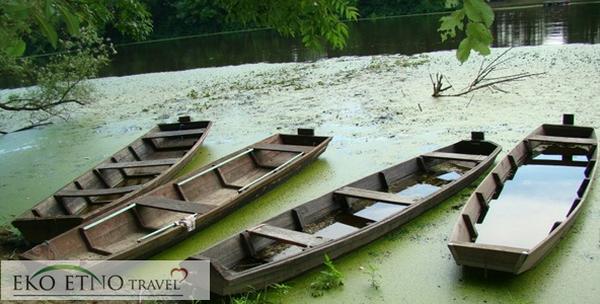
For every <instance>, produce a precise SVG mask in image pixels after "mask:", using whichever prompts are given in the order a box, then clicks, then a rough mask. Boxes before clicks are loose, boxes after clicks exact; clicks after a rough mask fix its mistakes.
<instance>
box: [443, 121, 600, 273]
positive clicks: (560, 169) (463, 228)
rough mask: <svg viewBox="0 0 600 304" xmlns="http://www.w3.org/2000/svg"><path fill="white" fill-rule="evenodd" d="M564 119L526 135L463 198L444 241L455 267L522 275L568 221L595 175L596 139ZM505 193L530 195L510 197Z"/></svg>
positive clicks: (554, 241)
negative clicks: (465, 199) (467, 197)
mask: <svg viewBox="0 0 600 304" xmlns="http://www.w3.org/2000/svg"><path fill="white" fill-rule="evenodd" d="M564 121H565V122H564V123H563V125H549V124H545V125H542V126H540V127H539V128H537V129H535V130H534V131H533V132H532V133H531V134H530V135H528V136H527V137H525V139H523V141H521V142H520V143H519V144H518V145H517V146H516V147H515V148H514V149H513V150H512V151H510V153H509V154H508V155H507V156H506V157H505V158H504V159H502V161H500V163H499V164H498V165H497V166H496V167H495V168H494V170H492V172H491V173H490V174H489V175H488V176H487V177H486V178H485V179H484V180H483V182H482V183H481V184H480V185H479V187H478V188H477V189H476V190H475V192H474V194H473V195H472V196H471V197H470V198H469V200H468V201H467V203H466V204H465V207H464V209H463V210H462V212H461V218H460V219H459V221H458V222H457V223H456V225H455V226H454V230H453V232H452V235H451V237H450V241H449V243H448V247H449V249H450V251H451V252H452V255H453V257H454V259H455V261H456V263H457V264H458V265H464V266H470V267H479V268H484V269H491V270H497V271H503V272H510V273H514V274H520V273H522V272H524V271H527V270H529V269H531V268H532V267H534V266H535V265H537V264H538V263H540V262H541V261H542V259H543V257H544V256H546V255H547V254H548V253H549V252H550V250H551V249H552V247H554V246H555V245H556V244H557V243H558V241H559V240H560V239H561V238H562V237H563V236H564V235H565V234H566V232H567V231H568V230H569V228H570V227H571V226H572V225H573V223H574V221H575V219H576V217H577V215H578V214H579V212H580V210H581V206H582V205H583V204H582V203H583V202H584V201H585V197H586V196H587V193H588V189H589V184H590V181H591V179H592V178H593V175H594V172H595V167H596V161H597V155H598V152H597V149H596V145H597V138H596V136H595V131H594V129H593V128H589V127H581V126H574V125H572V124H573V117H572V116H566V117H565V119H564ZM573 145H575V146H573ZM557 158H559V159H558V160H557ZM521 170H523V171H521ZM552 172H555V173H554V174H553V173H552ZM522 174H524V175H523V176H526V178H523V179H521V176H522ZM532 179H533V180H535V183H533V184H532V183H531V180H532ZM508 183H512V184H511V187H502V186H503V185H504V184H507V185H508ZM537 185H539V186H537ZM505 188H506V190H505ZM511 191H520V192H519V193H523V192H525V191H526V193H528V196H527V197H522V196H519V197H520V199H519V200H518V201H515V200H512V199H511V195H510V193H511ZM550 201H551V202H552V203H551V204H549V202H550ZM528 208H529V209H528ZM557 208H561V209H557ZM496 210H497V212H495V211H496ZM528 210H535V211H530V212H528ZM546 210H551V212H552V213H548V214H546ZM475 219H476V220H477V221H474V220H475ZM509 222H510V224H508V223H509ZM513 229H514V230H513ZM499 230H501V231H502V234H498V233H497V231H499Z"/></svg>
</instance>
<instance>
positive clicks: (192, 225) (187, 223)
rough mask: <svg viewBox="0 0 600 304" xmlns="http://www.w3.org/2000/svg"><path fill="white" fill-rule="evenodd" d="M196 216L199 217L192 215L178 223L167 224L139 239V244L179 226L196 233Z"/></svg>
mask: <svg viewBox="0 0 600 304" xmlns="http://www.w3.org/2000/svg"><path fill="white" fill-rule="evenodd" d="M196 215H198V213H194V214H191V215H189V216H186V217H185V218H182V219H180V220H178V221H176V222H173V223H170V224H167V225H165V226H163V227H161V228H159V229H157V230H154V231H152V232H150V233H148V234H146V235H144V236H142V237H140V238H138V239H137V242H138V243H139V242H141V241H143V240H145V239H148V238H151V237H153V236H155V235H158V234H161V233H163V232H165V231H167V230H169V229H171V228H174V227H177V226H183V227H186V228H187V231H188V232H191V231H194V229H196Z"/></svg>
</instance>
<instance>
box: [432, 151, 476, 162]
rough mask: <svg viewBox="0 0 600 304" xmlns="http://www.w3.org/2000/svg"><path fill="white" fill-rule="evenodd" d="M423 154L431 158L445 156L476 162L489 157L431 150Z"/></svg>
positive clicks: (446, 157) (451, 158) (444, 157)
mask: <svg viewBox="0 0 600 304" xmlns="http://www.w3.org/2000/svg"><path fill="white" fill-rule="evenodd" d="M422 156H423V157H429V158H443V159H450V160H465V161H474V162H482V161H484V160H485V159H486V158H487V156H486V155H478V154H463V153H450V152H429V153H425V154H423V155H422Z"/></svg>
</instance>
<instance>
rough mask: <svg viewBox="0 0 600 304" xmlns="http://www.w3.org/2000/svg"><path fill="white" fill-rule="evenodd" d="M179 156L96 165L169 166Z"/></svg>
mask: <svg viewBox="0 0 600 304" xmlns="http://www.w3.org/2000/svg"><path fill="white" fill-rule="evenodd" d="M178 161H179V158H163V159H153V160H141V161H132V162H118V163H106V164H102V165H100V166H97V167H96V169H98V170H106V169H127V168H142V167H158V166H171V165H174V164H176V163H177V162H178Z"/></svg>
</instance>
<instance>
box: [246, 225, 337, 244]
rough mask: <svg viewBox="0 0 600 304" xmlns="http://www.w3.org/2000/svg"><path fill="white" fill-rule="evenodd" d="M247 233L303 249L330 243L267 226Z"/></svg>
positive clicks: (310, 235) (306, 234)
mask: <svg viewBox="0 0 600 304" xmlns="http://www.w3.org/2000/svg"><path fill="white" fill-rule="evenodd" d="M246 232H248V233H250V234H251V235H260V236H262V237H266V238H270V239H274V240H277V241H280V242H283V243H286V244H290V245H296V246H301V247H314V246H318V245H320V244H322V243H325V242H327V241H330V240H329V239H326V238H324V237H319V236H314V235H312V234H308V233H304V232H300V231H295V230H289V229H284V228H280V227H276V226H271V225H267V224H263V225H259V226H257V227H255V228H252V229H248V230H246Z"/></svg>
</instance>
